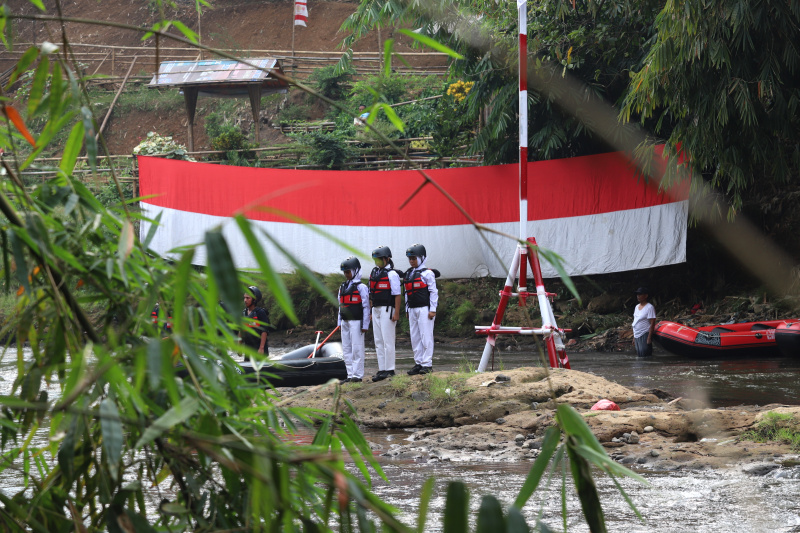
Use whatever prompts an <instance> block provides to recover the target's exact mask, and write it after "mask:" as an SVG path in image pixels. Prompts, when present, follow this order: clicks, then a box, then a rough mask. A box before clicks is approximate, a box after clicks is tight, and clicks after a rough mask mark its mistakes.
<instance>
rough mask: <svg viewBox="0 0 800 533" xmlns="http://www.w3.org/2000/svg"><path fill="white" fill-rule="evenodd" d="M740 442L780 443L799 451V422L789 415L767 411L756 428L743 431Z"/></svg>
mask: <svg viewBox="0 0 800 533" xmlns="http://www.w3.org/2000/svg"><path fill="white" fill-rule="evenodd" d="M739 438H740V439H741V440H750V441H753V442H781V443H783V444H789V445H791V447H792V449H793V450H795V451H796V450H800V421H798V420H797V419H795V417H794V416H793V415H792V414H790V413H776V412H774V411H769V412H767V413H764V416H763V418H762V419H761V420H759V422H758V423H757V424H756V426H755V427H754V428H753V429H751V430H749V431H745V432H744V433H743V434H742V435H741V437H739Z"/></svg>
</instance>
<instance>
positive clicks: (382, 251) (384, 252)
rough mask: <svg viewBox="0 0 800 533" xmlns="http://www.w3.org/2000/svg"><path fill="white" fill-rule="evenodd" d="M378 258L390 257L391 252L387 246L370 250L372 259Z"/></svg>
mask: <svg viewBox="0 0 800 533" xmlns="http://www.w3.org/2000/svg"><path fill="white" fill-rule="evenodd" d="M379 257H392V251H391V250H390V249H389V247H388V246H378V247H377V248H375V249H374V250H372V258H373V259H377V258H379Z"/></svg>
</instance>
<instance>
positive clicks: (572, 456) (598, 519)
mask: <svg viewBox="0 0 800 533" xmlns="http://www.w3.org/2000/svg"><path fill="white" fill-rule="evenodd" d="M571 441H572V438H570V439H568V440H567V446H566V448H567V456H568V457H569V466H570V471H571V472H572V482H573V483H574V485H575V491H576V492H577V493H578V499H579V500H580V502H581V510H582V511H583V517H584V518H585V519H586V524H587V525H588V526H589V530H590V531H591V532H592V533H605V532H606V521H605V516H604V515H603V506H602V504H601V503H600V494H599V493H598V492H597V486H596V485H595V484H594V479H593V478H592V469H591V467H590V466H589V463H588V462H587V461H586V460H585V459H584V458H583V457H581V456H580V455H579V454H578V453H577V452H576V451H575V447H574V443H572V442H571ZM563 485H566V484H565V483H564V484H562V486H563ZM562 499H565V498H562ZM564 519H565V520H566V517H565V518H564Z"/></svg>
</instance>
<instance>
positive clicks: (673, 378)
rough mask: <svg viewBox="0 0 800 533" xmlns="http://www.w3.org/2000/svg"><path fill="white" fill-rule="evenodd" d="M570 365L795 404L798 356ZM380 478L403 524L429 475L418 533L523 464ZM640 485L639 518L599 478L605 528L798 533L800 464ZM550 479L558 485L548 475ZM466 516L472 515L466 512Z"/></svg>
mask: <svg viewBox="0 0 800 533" xmlns="http://www.w3.org/2000/svg"><path fill="white" fill-rule="evenodd" d="M479 357H480V354H479V353H472V352H470V353H465V352H461V351H457V350H455V351H453V350H449V351H445V350H440V349H437V351H436V353H435V354H434V369H435V370H453V369H458V368H459V367H461V368H462V369H463V368H464V367H465V366H466V364H467V361H469V362H471V363H472V364H474V365H477V361H478V359H479ZM15 359H16V352H9V353H6V356H5V357H4V358H3V360H2V361H0V395H2V394H8V393H9V391H10V388H11V384H12V381H13V379H14V376H15V375H16V366H15V364H14V361H15ZM533 361H534V358H533V356H532V355H526V354H521V353H503V354H499V355H498V356H496V358H495V368H496V369H510V368H516V367H520V366H530V365H531V364H532V363H533ZM570 361H571V362H572V367H573V368H574V369H577V370H581V371H584V372H592V373H594V374H597V375H600V376H603V377H606V378H608V379H610V380H612V381H616V382H618V383H620V384H622V385H626V386H641V387H647V388H659V389H662V390H665V391H667V392H670V393H672V394H674V395H676V396H684V397H693V398H697V399H702V400H705V401H707V402H708V403H709V404H710V405H712V406H727V405H737V404H762V405H763V404H767V403H788V404H800V380H799V379H798V375H799V372H800V361H796V360H791V359H768V360H766V359H761V360H746V359H741V360H736V361H733V362H731V361H727V362H725V361H693V360H688V359H683V358H680V357H677V356H672V355H656V356H654V357H653V358H652V359H649V360H640V359H637V358H636V357H635V356H633V355H630V354H606V353H602V354H601V353H585V354H571V355H570ZM412 365H413V360H412V358H411V355H410V354H409V353H405V352H401V353H399V354H398V360H397V369H398V370H399V371H403V370H405V369H407V368H410V367H411V366H412ZM376 370H377V367H376V366H375V355H374V353H372V354H370V353H368V355H367V376H370V375H371V374H372V373H373V372H374V371H376ZM49 393H50V398H51V400H52V399H53V398H55V397H57V396H58V387H57V386H55V385H54V386H51V387H50V390H49ZM407 436H408V433H405V432H397V431H395V432H384V431H368V432H367V438H368V439H369V440H371V441H374V442H376V443H378V444H381V445H382V446H384V447H388V446H387V444H388V443H389V442H398V441H400V440H402V439H404V438H406V437H407ZM46 443H47V432H46V431H45V430H40V431H39V433H38V434H37V436H36V440H35V441H34V445H38V446H43V445H46ZM380 460H381V462H382V464H383V468H384V470H385V472H386V474H387V477H388V478H389V483H385V482H383V481H382V480H377V481H375V491H376V492H377V493H378V494H379V495H380V496H381V497H382V498H383V499H385V500H386V501H387V502H389V503H391V504H392V505H395V506H396V507H398V508H399V509H400V510H401V512H402V513H403V516H404V521H405V522H406V523H409V524H411V523H414V522H415V520H416V509H417V505H418V503H419V490H420V486H421V485H422V483H423V482H424V481H425V480H426V479H427V478H428V477H429V476H435V477H436V478H437V480H438V482H437V486H436V492H435V494H434V498H433V500H432V502H431V515H430V519H429V523H428V526H427V527H426V531H440V530H441V523H440V520H441V513H442V511H443V508H444V498H445V488H446V483H447V482H448V481H453V480H462V481H464V482H465V483H467V485H468V486H469V488H470V490H471V493H472V499H471V505H472V507H474V508H475V509H477V506H478V505H479V503H480V497H481V496H482V495H485V494H493V495H494V496H496V497H497V498H498V499H500V500H501V501H502V502H504V503H506V504H508V503H510V502H512V501H513V500H514V499H515V497H516V494H517V492H518V491H519V488H520V487H521V485H522V483H523V481H524V479H525V476H526V475H527V472H528V469H529V468H530V466H531V463H529V462H518V463H511V464H498V463H490V464H487V463H480V462H475V463H461V462H460V463H457V464H456V463H446V462H445V463H442V462H427V461H420V462H414V461H398V460H388V459H386V458H383V457H381V458H380ZM641 473H642V475H644V476H645V477H646V478H647V480H648V482H649V483H650V485H649V486H644V485H640V484H638V483H636V482H634V481H630V480H622V484H623V486H624V487H625V490H626V491H627V492H628V493H629V494H630V495H631V497H632V499H633V501H634V502H635V504H636V505H637V506H638V508H639V510H640V511H641V513H642V515H643V516H644V518H645V522H641V521H639V519H638V518H636V516H635V515H634V513H633V511H631V510H630V508H629V507H628V506H627V504H626V502H625V501H624V499H622V497H620V496H619V494H618V493H617V491H616V488H615V487H614V485H613V484H612V483H611V482H610V481H609V480H606V479H605V478H599V479H598V486H599V488H600V491H601V498H602V502H603V508H604V510H605V512H606V517H607V521H608V526H609V530H610V531H625V532H659V533H660V532H664V533H683V532H687V533H688V532H709V533H711V532H715V533H716V532H719V533H722V532H730V531H748V532H751V531H752V532H762V531H763V532H773V531H774V532H787V533H788V532H798V533H800V503H798V502H800V499H798V495H800V469H798V468H796V467H795V468H781V469H779V470H777V471H774V472H772V473H770V474H769V475H768V476H766V477H753V476H749V475H747V474H745V473H743V472H742V471H741V470H739V469H736V468H732V469H728V470H698V471H682V472H673V473H669V474H662V473H652V472H646V471H645V472H641ZM556 483H557V482H556ZM22 486H23V479H22V476H21V475H18V474H17V473H15V472H13V471H6V472H4V473H3V476H2V479H0V490H2V491H3V492H4V493H6V494H11V493H13V492H16V491H18V490H19V489H20V488H21V487H22ZM567 494H568V498H569V503H568V507H569V514H568V525H569V530H570V531H588V528H587V527H586V526H585V523H584V522H583V520H582V516H581V513H580V506H579V503H578V502H577V500H576V498H575V497H574V494H573V491H572V490H568V491H567ZM560 505H561V504H560V489H559V485H557V484H555V485H554V486H553V487H551V488H549V489H548V490H544V491H540V492H538V493H537V494H536V495H535V496H534V498H533V499H532V500H531V502H530V503H529V504H528V505H527V506H526V508H525V509H524V512H525V515H526V518H528V521H529V523H530V524H532V523H534V522H535V519H536V517H537V516H538V513H539V512H540V511H541V512H542V513H543V515H542V516H543V519H544V521H545V522H546V523H547V524H548V525H550V526H551V527H552V528H555V529H557V530H560V529H561V518H560ZM473 516H474V513H473Z"/></svg>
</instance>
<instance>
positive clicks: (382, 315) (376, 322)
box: [372, 307, 397, 370]
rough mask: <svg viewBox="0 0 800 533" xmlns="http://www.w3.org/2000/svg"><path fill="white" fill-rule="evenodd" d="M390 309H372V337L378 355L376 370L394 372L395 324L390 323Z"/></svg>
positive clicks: (391, 311)
mask: <svg viewBox="0 0 800 533" xmlns="http://www.w3.org/2000/svg"><path fill="white" fill-rule="evenodd" d="M392 313H394V309H392V308H391V307H373V308H372V335H373V337H374V338H375V352H376V353H377V355H378V370H394V340H395V336H396V328H397V322H393V321H392Z"/></svg>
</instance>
